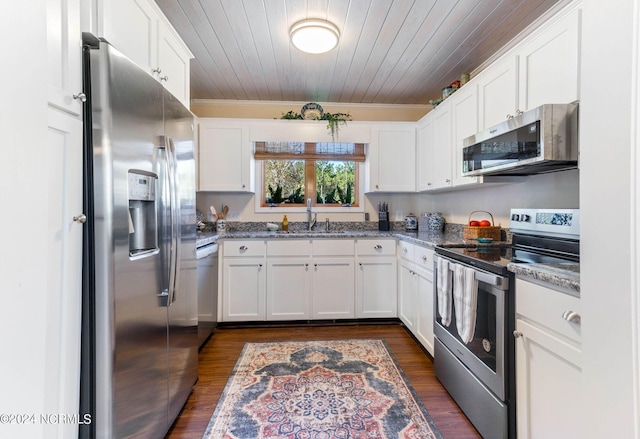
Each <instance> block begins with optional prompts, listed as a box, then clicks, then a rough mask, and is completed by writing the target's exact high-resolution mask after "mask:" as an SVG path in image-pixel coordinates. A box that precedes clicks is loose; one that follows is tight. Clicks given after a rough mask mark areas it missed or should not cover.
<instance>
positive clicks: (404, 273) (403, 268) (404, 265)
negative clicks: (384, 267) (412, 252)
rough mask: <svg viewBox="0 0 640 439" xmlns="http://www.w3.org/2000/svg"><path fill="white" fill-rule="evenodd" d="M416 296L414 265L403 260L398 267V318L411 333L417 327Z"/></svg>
mask: <svg viewBox="0 0 640 439" xmlns="http://www.w3.org/2000/svg"><path fill="white" fill-rule="evenodd" d="M415 296H416V286H415V278H414V271H413V264H412V263H411V262H406V261H402V260H401V261H400V265H399V266H398V317H399V318H400V320H401V321H402V323H404V325H405V326H406V327H407V328H408V329H409V330H410V331H411V332H414V331H415V326H416V306H415V305H416V297H415Z"/></svg>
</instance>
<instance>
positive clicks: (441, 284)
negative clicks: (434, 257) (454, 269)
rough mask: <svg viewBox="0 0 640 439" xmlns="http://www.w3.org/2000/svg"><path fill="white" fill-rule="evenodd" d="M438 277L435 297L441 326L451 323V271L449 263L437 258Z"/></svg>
mask: <svg viewBox="0 0 640 439" xmlns="http://www.w3.org/2000/svg"><path fill="white" fill-rule="evenodd" d="M437 270H438V275H437V277H436V295H437V298H438V314H440V321H441V323H442V325H443V326H449V324H450V323H451V271H449V261H447V260H446V259H444V258H440V257H438V267H437Z"/></svg>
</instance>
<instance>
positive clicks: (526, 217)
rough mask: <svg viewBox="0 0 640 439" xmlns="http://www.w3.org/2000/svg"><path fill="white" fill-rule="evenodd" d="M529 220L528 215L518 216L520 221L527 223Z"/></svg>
mask: <svg viewBox="0 0 640 439" xmlns="http://www.w3.org/2000/svg"><path fill="white" fill-rule="evenodd" d="M530 219H531V217H530V216H529V215H525V214H522V215H520V221H525V222H528V221H529V220H530Z"/></svg>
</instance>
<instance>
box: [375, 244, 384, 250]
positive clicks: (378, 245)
mask: <svg viewBox="0 0 640 439" xmlns="http://www.w3.org/2000/svg"><path fill="white" fill-rule="evenodd" d="M373 248H375V249H376V250H382V246H381V245H380V244H377V245H376V246H375V247H373Z"/></svg>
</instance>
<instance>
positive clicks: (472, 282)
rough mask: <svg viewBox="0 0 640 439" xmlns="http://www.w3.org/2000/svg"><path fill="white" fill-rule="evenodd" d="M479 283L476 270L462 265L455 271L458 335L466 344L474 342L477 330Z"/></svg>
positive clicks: (454, 295) (454, 283)
mask: <svg viewBox="0 0 640 439" xmlns="http://www.w3.org/2000/svg"><path fill="white" fill-rule="evenodd" d="M477 300H478V281H477V279H476V275H475V270H474V269H473V268H471V267H465V266H463V265H460V264H455V265H454V270H453V304H454V306H455V311H456V328H457V329H458V335H459V336H460V338H461V339H462V341H463V342H464V343H465V344H466V343H469V342H470V341H471V340H473V334H474V333H475V330H476V310H477Z"/></svg>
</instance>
